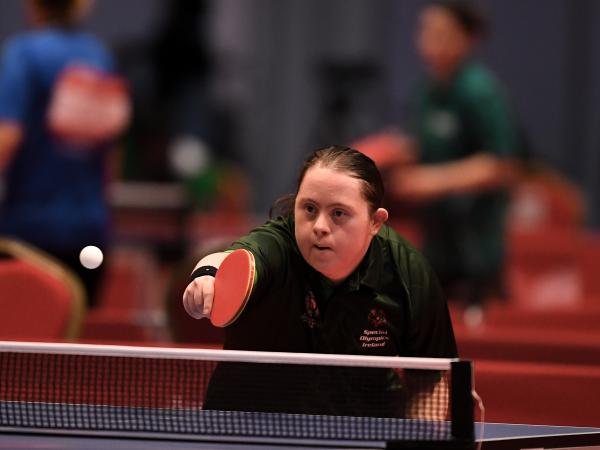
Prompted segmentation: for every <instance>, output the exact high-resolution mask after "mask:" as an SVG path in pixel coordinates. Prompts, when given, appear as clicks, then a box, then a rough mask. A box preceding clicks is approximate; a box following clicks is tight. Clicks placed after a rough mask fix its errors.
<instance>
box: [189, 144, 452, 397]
mask: <svg viewBox="0 0 600 450" xmlns="http://www.w3.org/2000/svg"><path fill="white" fill-rule="evenodd" d="M383 195H384V188H383V183H382V180H381V176H380V174H379V172H378V170H377V168H376V166H375V164H374V163H373V161H372V160H371V159H369V158H368V157H366V156H365V155H363V154H362V153H360V152H359V151H357V150H354V149H351V148H347V147H342V146H332V147H327V148H323V149H319V150H317V151H315V152H314V153H313V154H312V156H311V157H310V158H309V159H307V160H306V162H305V164H304V166H303V168H302V171H301V173H300V177H299V183H298V189H297V192H296V194H295V195H293V196H290V197H289V198H285V199H283V200H280V201H278V202H277V204H276V205H275V209H276V211H277V212H279V215H278V217H277V218H276V219H273V220H270V221H268V222H267V223H266V224H264V225H263V226H260V227H258V228H256V229H254V230H252V231H251V232H250V233H249V234H248V235H246V236H244V237H242V238H240V239H239V240H237V241H236V242H235V243H234V244H233V245H232V246H231V247H230V248H229V249H228V251H233V250H236V249H245V250H247V251H249V252H250V253H251V254H252V256H253V257H254V262H255V273H254V278H253V287H252V294H251V296H250V298H249V300H248V302H247V304H246V305H245V307H244V310H243V311H242V312H241V314H240V315H239V317H237V319H236V320H235V321H234V322H233V323H232V324H231V325H229V326H227V327H226V329H225V335H226V337H225V344H224V347H225V348H226V349H238V350H260V351H283V352H305V353H340V354H361V355H387V356H396V355H398V356H413V357H445V358H446V357H455V356H456V355H457V350H456V344H455V340H454V334H453V330H452V325H451V322H450V318H449V314H448V309H447V305H446V303H445V300H444V298H443V295H442V292H441V290H440V287H439V284H438V282H437V279H436V277H435V275H434V274H433V272H432V271H431V269H430V267H429V265H428V264H427V262H426V261H425V260H424V259H423V257H422V256H421V255H420V254H419V253H418V252H417V251H416V250H415V249H414V248H412V247H411V246H410V245H409V244H408V243H407V242H406V241H405V240H404V239H403V238H402V237H400V236H399V235H398V234H397V233H396V232H394V231H393V230H392V229H391V228H389V227H388V226H387V225H385V222H386V220H387V218H388V213H387V211H386V210H385V209H384V208H382V201H383ZM227 255H228V253H227V252H224V253H214V254H211V255H208V256H206V257H204V258H203V259H202V260H200V262H199V263H198V265H197V266H196V269H195V270H194V272H193V279H192V281H191V282H190V284H189V285H188V287H187V289H186V291H185V293H184V296H183V303H184V307H185V309H186V311H187V312H188V314H190V315H191V316H192V317H195V318H202V317H209V316H210V314H211V309H212V300H213V294H214V284H215V278H214V275H215V274H216V273H218V269H219V266H220V264H221V262H222V261H223V260H224V259H225V258H226V257H227ZM388 381H389V380H388ZM211 384H212V382H211ZM227 409H229V408H227ZM258 409H261V408H258ZM263 409H268V408H263Z"/></svg>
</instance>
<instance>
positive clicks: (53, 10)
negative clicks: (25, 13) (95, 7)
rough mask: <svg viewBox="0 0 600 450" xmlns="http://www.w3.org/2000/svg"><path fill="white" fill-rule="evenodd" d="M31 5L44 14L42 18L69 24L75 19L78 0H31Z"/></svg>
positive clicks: (51, 21) (47, 20)
mask: <svg viewBox="0 0 600 450" xmlns="http://www.w3.org/2000/svg"><path fill="white" fill-rule="evenodd" d="M32 2H33V5H34V6H35V8H36V9H38V10H39V11H40V12H41V13H42V14H43V16H44V20H45V21H46V22H50V23H56V24H60V25H69V24H72V23H73V22H74V21H75V15H76V14H75V13H76V11H77V8H78V6H79V4H78V0H32Z"/></svg>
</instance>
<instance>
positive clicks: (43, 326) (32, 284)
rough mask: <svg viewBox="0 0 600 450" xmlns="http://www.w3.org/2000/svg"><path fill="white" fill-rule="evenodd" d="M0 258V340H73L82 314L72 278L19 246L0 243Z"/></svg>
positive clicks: (78, 286) (82, 298) (82, 300)
mask: <svg viewBox="0 0 600 450" xmlns="http://www.w3.org/2000/svg"><path fill="white" fill-rule="evenodd" d="M0 255H1V256H2V258H1V259H0V309H1V310H2V314H0V339H4V340H42V341H47V340H63V339H67V340H72V339H75V338H76V337H77V336H78V334H79V329H80V325H81V321H82V318H83V315H84V313H85V291H84V289H83V286H82V284H81V282H80V281H79V280H78V279H77V278H76V276H75V275H73V274H72V273H71V272H70V271H68V270H67V269H66V268H64V267H63V266H62V264H60V263H59V262H58V261H56V260H54V259H53V258H52V257H50V256H48V255H46V254H45V253H43V252H41V251H39V250H37V249H35V248H33V247H31V246H29V245H26V244H23V243H21V242H17V241H13V240H8V239H0Z"/></svg>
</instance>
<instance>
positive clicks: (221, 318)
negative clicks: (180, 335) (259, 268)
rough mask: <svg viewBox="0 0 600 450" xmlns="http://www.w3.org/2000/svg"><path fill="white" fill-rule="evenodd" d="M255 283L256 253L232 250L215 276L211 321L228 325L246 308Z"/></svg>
mask: <svg viewBox="0 0 600 450" xmlns="http://www.w3.org/2000/svg"><path fill="white" fill-rule="evenodd" d="M253 285H254V255H253V254H252V253H251V252H250V251H248V250H244V249H238V250H234V251H233V252H231V253H230V254H229V255H228V256H227V257H226V258H225V259H224V260H223V262H222V263H221V265H220V266H219V270H218V271H217V275H216V276H215V291H214V292H215V294H214V298H213V305H212V311H211V313H210V321H211V323H212V324H213V325H214V326H216V327H226V326H228V325H230V324H232V323H233V322H235V320H236V319H237V318H238V317H239V316H240V314H241V313H242V311H243V310H244V308H245V306H246V303H247V302H248V299H249V298H250V295H251V294H252V287H253Z"/></svg>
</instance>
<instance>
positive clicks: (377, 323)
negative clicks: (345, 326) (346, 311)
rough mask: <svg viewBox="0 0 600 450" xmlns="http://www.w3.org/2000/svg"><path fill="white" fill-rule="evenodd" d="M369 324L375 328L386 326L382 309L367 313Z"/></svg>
mask: <svg viewBox="0 0 600 450" xmlns="http://www.w3.org/2000/svg"><path fill="white" fill-rule="evenodd" d="M369 323H370V324H371V326H373V327H375V328H378V327H381V326H382V325H385V324H387V319H386V318H385V312H383V310H382V309H375V308H373V309H372V310H371V311H369Z"/></svg>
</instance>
